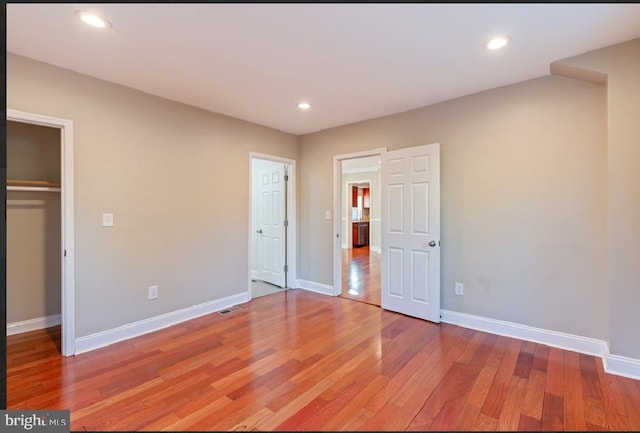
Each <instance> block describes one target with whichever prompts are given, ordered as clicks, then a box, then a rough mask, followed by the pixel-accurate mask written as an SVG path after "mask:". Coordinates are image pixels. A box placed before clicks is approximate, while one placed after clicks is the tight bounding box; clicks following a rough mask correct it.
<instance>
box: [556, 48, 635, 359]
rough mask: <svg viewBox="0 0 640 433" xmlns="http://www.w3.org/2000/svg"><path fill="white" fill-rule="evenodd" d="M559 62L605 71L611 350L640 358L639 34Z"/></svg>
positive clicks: (614, 352) (618, 353)
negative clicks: (625, 40)
mask: <svg viewBox="0 0 640 433" xmlns="http://www.w3.org/2000/svg"><path fill="white" fill-rule="evenodd" d="M558 63H561V64H564V65H569V66H573V67H578V68H584V69H586V70H590V71H595V72H599V73H605V74H607V98H608V136H607V155H606V161H607V165H606V167H607V196H608V200H609V202H608V213H607V221H608V223H607V229H606V232H607V233H608V263H609V274H608V275H609V278H608V286H609V290H610V293H609V296H610V306H611V312H610V316H611V317H610V321H611V330H610V332H611V353H613V354H617V355H623V356H628V357H631V358H637V359H640V331H639V330H640V314H638V311H639V308H640V39H634V40H632V41H629V42H625V43H622V44H618V45H614V46H612V47H607V48H603V49H600V50H596V51H591V52H589V53H586V54H583V55H581V56H577V57H573V58H571V59H565V60H562V61H560V62H558Z"/></svg>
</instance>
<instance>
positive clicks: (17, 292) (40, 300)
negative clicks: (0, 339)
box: [6, 121, 62, 334]
mask: <svg viewBox="0 0 640 433" xmlns="http://www.w3.org/2000/svg"><path fill="white" fill-rule="evenodd" d="M60 152H61V130H60V128H54V127H47V126H40V125H34V124H30V123H22V122H15V121H7V196H6V197H7V198H6V200H7V228H6V230H7V333H8V334H15V333H20V332H25V331H29V330H33V329H38V328H44V327H49V326H55V325H59V324H60V322H61V298H62V290H61V287H62V282H61V277H62V275H61V273H62V257H61V256H62V241H61V207H60V206H61V196H60V182H61V169H60V168H61V158H60V157H61V155H60Z"/></svg>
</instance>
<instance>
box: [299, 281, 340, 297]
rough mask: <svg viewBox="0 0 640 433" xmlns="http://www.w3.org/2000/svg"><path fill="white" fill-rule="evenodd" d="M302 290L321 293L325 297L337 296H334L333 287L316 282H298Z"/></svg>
mask: <svg viewBox="0 0 640 433" xmlns="http://www.w3.org/2000/svg"><path fill="white" fill-rule="evenodd" d="M298 287H299V288H300V289H304V290H309V291H310V292H315V293H321V294H323V295H329V296H335V295H334V294H333V286H330V285H328V284H322V283H316V282H315V281H308V280H300V279H299V280H298Z"/></svg>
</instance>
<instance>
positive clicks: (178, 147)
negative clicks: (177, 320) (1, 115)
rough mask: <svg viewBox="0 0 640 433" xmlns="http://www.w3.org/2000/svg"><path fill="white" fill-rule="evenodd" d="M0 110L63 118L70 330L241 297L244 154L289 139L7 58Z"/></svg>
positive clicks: (277, 149) (283, 148)
mask: <svg viewBox="0 0 640 433" xmlns="http://www.w3.org/2000/svg"><path fill="white" fill-rule="evenodd" d="M149 73H153V71H149ZM7 106H8V107H9V108H13V109H17V110H21V111H27V112H32V113H38V114H45V115H49V116H54V117H60V118H64V119H71V120H73V122H74V146H75V149H74V163H75V202H74V206H75V214H74V216H75V254H76V256H75V258H76V262H75V264H76V275H75V284H76V299H75V305H76V336H77V337H82V336H85V335H88V334H92V333H95V332H98V331H102V330H106V329H110V328H114V327H117V326H120V325H124V324H127V323H131V322H135V321H137V320H142V319H145V318H148V317H153V316H157V315H159V314H163V313H167V312H170V311H174V310H178V309H181V308H186V307H189V306H192V305H195V304H199V303H202V302H207V301H211V300H214V299H219V298H223V297H226V296H230V295H234V294H239V293H242V292H246V290H247V275H248V263H249V252H248V227H249V214H248V212H249V207H248V206H249V200H250V199H249V152H250V151H255V152H261V153H267V154H272V155H278V156H282V157H287V158H291V159H297V157H298V138H297V137H296V136H293V135H290V134H286V133H283V132H280V131H276V130H273V129H269V128H265V127H262V126H258V125H255V124H251V123H247V122H243V121H240V120H236V119H233V118H230V117H226V116H222V115H218V114H214V113H211V112H207V111H204V110H201V109H197V108H194V107H190V106H187V105H183V104H179V103H176V102H172V101H169V100H166V99H162V98H159V97H155V96H151V95H149V94H145V93H143V92H140V91H137V90H133V89H130V88H126V87H123V86H119V85H116V84H112V83H109V82H106V81H102V80H98V79H95V78H91V77H88V76H85V75H80V74H77V73H74V72H71V71H69V70H65V69H61V68H57V67H54V66H51V65H47V64H44V63H41V62H36V61H33V60H30V59H27V58H24V57H20V56H16V55H13V54H8V56H7ZM102 213H113V214H114V223H115V225H114V227H109V228H106V227H102V226H101V215H102ZM154 284H157V285H158V286H159V298H158V299H157V300H153V301H148V300H147V287H148V286H150V285H154Z"/></svg>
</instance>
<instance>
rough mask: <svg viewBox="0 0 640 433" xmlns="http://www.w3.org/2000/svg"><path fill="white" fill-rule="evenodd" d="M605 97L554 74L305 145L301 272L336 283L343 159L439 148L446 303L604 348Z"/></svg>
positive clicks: (313, 138) (308, 139)
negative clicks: (338, 177)
mask: <svg viewBox="0 0 640 433" xmlns="http://www.w3.org/2000/svg"><path fill="white" fill-rule="evenodd" d="M605 97H606V95H605V88H604V86H602V85H596V84H592V83H586V82H582V81H577V80H573V79H570V78H564V77H555V76H550V77H543V78H539V79H535V80H531V81H527V82H523V83H518V84H515V85H511V86H506V87H502V88H498V89H493V90H489V91H486V92H482V93H478V94H475V95H470V96H466V97H462V98H458V99H454V100H451V101H448V102H444V103H440V104H436V105H432V106H429V107H426V108H422V109H418V110H413V111H409V112H406V113H402V114H398V115H394V116H388V117H384V118H380V119H375V120H370V121H365V122H360V123H356V124H352V125H348V126H344V127H340V128H334V129H330V130H326V131H322V132H318V133H314V134H310V135H306V136H303V137H302V141H301V149H300V161H301V162H300V173H301V174H300V176H299V178H300V188H301V190H302V191H303V194H301V196H300V221H301V227H300V253H299V269H300V271H299V272H300V277H301V278H304V279H307V280H311V281H316V282H318V283H324V284H332V275H333V274H332V244H333V242H332V239H333V236H332V230H333V229H332V222H331V221H326V220H324V211H325V210H327V209H331V207H332V191H331V188H327V187H326V185H330V184H331V179H332V158H333V155H336V154H344V153H350V152H357V151H363V150H369V149H376V148H381V147H387V148H388V149H390V150H392V149H398V148H402V147H408V146H415V145H421V144H429V143H435V142H438V143H440V144H441V196H442V198H441V215H442V234H441V236H442V238H441V239H442V268H441V269H442V273H441V281H442V307H443V308H445V309H449V310H455V311H459V312H464V313H469V314H475V315H479V316H484V317H491V318H495V319H501V320H507V321H511V322H517V323H522V324H526V325H530V326H536V327H541V328H545V329H552V330H557V331H561V332H568V333H571V334H577V335H584V336H589V337H593V338H600V339H607V338H608V334H607V320H608V315H607V304H608V297H607V292H606V290H605V289H604V287H605V283H606V274H605V267H604V263H605V260H606V238H605V231H604V230H603V227H604V224H605V218H606V215H605V203H606V190H605V176H606V173H605V169H606V165H605V161H606V149H605V143H606V101H605ZM455 281H460V282H463V283H464V284H465V294H464V296H463V297H459V296H455V295H454V293H453V288H454V282H455Z"/></svg>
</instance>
